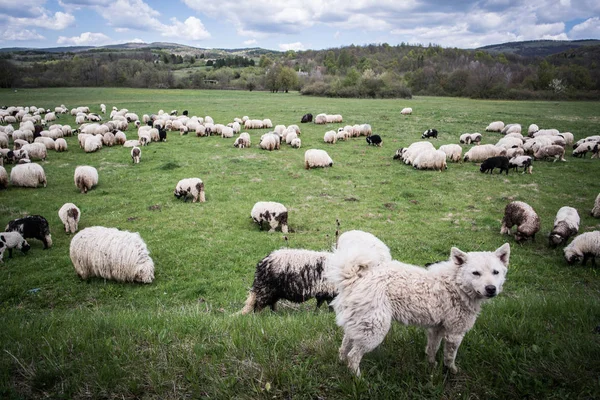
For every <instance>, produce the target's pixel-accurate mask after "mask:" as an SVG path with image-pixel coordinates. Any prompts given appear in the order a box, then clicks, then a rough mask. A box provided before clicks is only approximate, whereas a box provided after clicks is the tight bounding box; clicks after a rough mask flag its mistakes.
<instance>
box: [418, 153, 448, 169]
mask: <svg viewBox="0 0 600 400" xmlns="http://www.w3.org/2000/svg"><path fill="white" fill-rule="evenodd" d="M412 165H413V167H414V168H415V169H433V170H435V171H440V172H442V171H443V170H445V169H448V166H447V164H446V153H444V152H443V151H441V150H435V149H429V150H424V151H422V152H420V153H419V155H418V156H417V157H416V158H415V160H414V161H413V163H412Z"/></svg>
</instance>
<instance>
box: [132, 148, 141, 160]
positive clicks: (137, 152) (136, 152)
mask: <svg viewBox="0 0 600 400" xmlns="http://www.w3.org/2000/svg"><path fill="white" fill-rule="evenodd" d="M141 157H142V150H141V149H140V148H139V147H137V146H134V147H133V148H132V149H131V162H132V163H134V164H139V163H140V159H141Z"/></svg>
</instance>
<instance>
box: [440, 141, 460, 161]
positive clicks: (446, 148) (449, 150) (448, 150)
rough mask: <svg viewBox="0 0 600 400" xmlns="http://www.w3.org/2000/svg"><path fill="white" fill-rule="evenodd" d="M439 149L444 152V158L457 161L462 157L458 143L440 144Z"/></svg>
mask: <svg viewBox="0 0 600 400" xmlns="http://www.w3.org/2000/svg"><path fill="white" fill-rule="evenodd" d="M439 150H441V151H443V152H444V153H445V154H446V159H448V160H450V161H452V162H459V161H460V159H461V158H462V147H460V145H458V144H445V145H442V146H440V148H439Z"/></svg>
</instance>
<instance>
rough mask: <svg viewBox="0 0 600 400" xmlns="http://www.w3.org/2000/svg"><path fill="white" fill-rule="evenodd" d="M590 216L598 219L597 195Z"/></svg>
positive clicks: (599, 213) (598, 197)
mask: <svg viewBox="0 0 600 400" xmlns="http://www.w3.org/2000/svg"><path fill="white" fill-rule="evenodd" d="M590 215H591V216H592V217H595V218H600V194H598V196H596V201H595V202H594V208H592V211H591V212H590Z"/></svg>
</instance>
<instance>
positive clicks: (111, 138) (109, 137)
mask: <svg viewBox="0 0 600 400" xmlns="http://www.w3.org/2000/svg"><path fill="white" fill-rule="evenodd" d="M102 144H103V145H104V146H108V147H112V146H113V145H114V144H115V135H114V133H112V132H106V133H105V134H104V135H102Z"/></svg>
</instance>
